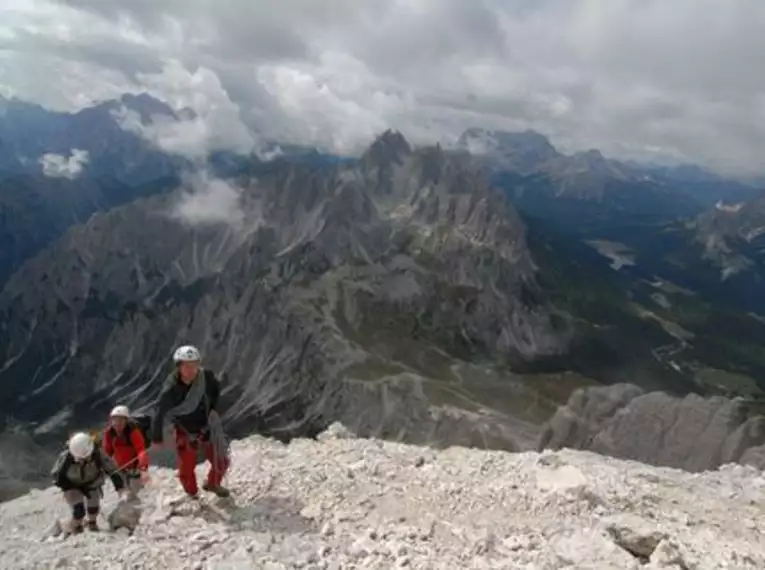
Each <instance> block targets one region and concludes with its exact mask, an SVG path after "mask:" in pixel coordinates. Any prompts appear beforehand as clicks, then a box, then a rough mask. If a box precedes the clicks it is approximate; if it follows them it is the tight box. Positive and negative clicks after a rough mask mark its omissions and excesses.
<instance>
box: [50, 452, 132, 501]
mask: <svg viewBox="0 0 765 570" xmlns="http://www.w3.org/2000/svg"><path fill="white" fill-rule="evenodd" d="M50 474H51V477H53V484H54V485H56V487H58V488H60V489H62V490H64V491H68V490H70V489H80V490H85V491H87V490H90V489H97V488H100V487H102V486H103V484H104V481H105V476H106V475H108V476H109V478H110V479H111V480H112V483H113V484H114V488H115V489H116V490H117V491H119V490H121V489H123V488H124V487H125V480H124V477H123V475H122V474H121V473H120V471H119V468H118V467H117V464H116V463H115V462H114V460H113V459H112V458H111V457H109V456H108V455H106V454H104V453H103V451H101V449H99V448H96V449H94V450H93V454H92V455H91V456H90V457H89V458H88V459H86V460H85V461H83V462H81V463H78V462H77V461H75V459H74V457H72V455H71V453H69V450H66V451H62V452H61V454H60V455H59V456H58V458H57V459H56V463H54V465H53V469H51V473H50Z"/></svg>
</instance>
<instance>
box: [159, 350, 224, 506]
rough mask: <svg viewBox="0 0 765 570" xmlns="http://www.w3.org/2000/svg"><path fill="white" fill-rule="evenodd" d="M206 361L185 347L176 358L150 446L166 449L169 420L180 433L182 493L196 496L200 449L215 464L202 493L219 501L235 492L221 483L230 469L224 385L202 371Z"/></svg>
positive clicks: (178, 450) (177, 442)
mask: <svg viewBox="0 0 765 570" xmlns="http://www.w3.org/2000/svg"><path fill="white" fill-rule="evenodd" d="M201 360H202V356H201V355H200V353H199V350H197V348H196V347H194V346H188V345H187V346H181V347H179V348H178V349H176V351H175V353H174V354H173V361H174V362H175V370H174V371H173V372H172V373H170V374H169V375H168V377H167V378H166V379H165V383H164V386H163V388H162V392H161V393H160V396H159V401H158V403H157V406H156V410H155V413H154V421H153V422H152V427H151V444H152V446H155V447H159V446H161V445H162V439H163V428H164V423H165V421H168V422H170V423H172V424H173V426H174V428H175V448H176V458H177V463H178V479H179V480H180V482H181V486H182V487H183V490H184V491H185V492H186V494H187V495H189V496H190V497H192V498H195V497H197V493H198V488H197V478H196V474H195V467H196V464H197V451H198V449H199V448H200V447H201V448H202V450H203V451H204V455H205V458H206V459H207V461H209V462H210V470H209V471H208V474H207V481H206V482H205V483H204V485H202V489H204V490H205V491H209V492H212V493H215V494H216V495H217V496H219V497H228V496H229V495H230V492H229V490H228V489H226V488H225V487H224V486H223V485H222V484H221V483H222V481H223V477H224V476H225V474H226V471H227V470H228V467H229V465H230V460H229V448H228V440H227V438H226V436H225V433H224V432H223V427H222V424H221V419H220V415H219V414H218V400H219V397H220V383H219V381H218V379H217V378H216V377H215V374H213V372H212V371H210V370H206V369H204V368H202V367H201Z"/></svg>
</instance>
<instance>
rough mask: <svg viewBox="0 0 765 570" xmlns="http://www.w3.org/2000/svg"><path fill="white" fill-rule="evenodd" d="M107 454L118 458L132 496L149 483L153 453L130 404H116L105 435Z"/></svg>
mask: <svg viewBox="0 0 765 570" xmlns="http://www.w3.org/2000/svg"><path fill="white" fill-rule="evenodd" d="M102 441H103V448H104V452H105V453H106V455H108V456H109V457H111V458H112V459H114V462H115V463H116V464H117V467H119V469H120V470H121V471H122V473H123V474H124V476H125V479H126V481H127V486H128V490H129V498H130V499H131V500H132V499H136V498H137V496H138V491H140V490H141V488H142V487H143V486H144V485H145V484H147V483H148V482H149V456H148V454H147V453H146V440H145V438H144V434H143V433H142V426H141V425H139V424H138V423H137V422H136V421H135V420H134V419H133V418H131V417H130V410H129V409H128V407H127V406H115V407H114V409H112V412H111V414H109V425H108V426H106V429H105V430H104V435H103V438H102Z"/></svg>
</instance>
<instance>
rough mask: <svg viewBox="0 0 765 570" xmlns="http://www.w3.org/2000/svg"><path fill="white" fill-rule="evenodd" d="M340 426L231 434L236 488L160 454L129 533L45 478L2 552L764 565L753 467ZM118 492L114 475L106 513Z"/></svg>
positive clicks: (701, 568)
mask: <svg viewBox="0 0 765 570" xmlns="http://www.w3.org/2000/svg"><path fill="white" fill-rule="evenodd" d="M333 433H334V434H335V435H333ZM333 433H329V434H328V435H327V437H322V441H320V442H316V441H311V440H303V439H296V440H293V441H292V443H290V444H289V445H288V446H285V445H282V444H279V443H276V442H274V441H273V440H266V439H263V438H260V437H258V436H254V437H251V438H248V439H246V440H242V441H237V442H234V444H233V457H232V462H233V467H232V470H231V472H230V473H229V475H228V476H227V481H226V483H227V484H228V485H229V487H230V488H231V489H232V491H233V498H232V499H228V500H214V499H211V498H209V497H205V498H203V499H202V500H201V501H200V503H198V504H191V503H189V502H183V501H178V500H176V498H175V497H176V495H177V493H178V490H179V485H178V482H177V481H176V480H175V477H174V473H173V471H171V470H169V469H157V468H154V467H152V471H151V475H152V479H153V480H152V484H151V486H150V487H148V488H147V489H145V490H144V491H142V497H141V501H142V505H141V509H142V512H141V517H140V523H139V524H138V526H137V528H136V529H135V532H134V533H133V535H132V536H128V533H127V532H126V531H124V530H118V531H116V532H108V531H105V532H101V533H99V534H92V533H85V534H82V535H75V536H69V537H66V538H65V537H63V536H61V535H59V536H52V534H54V533H53V531H57V530H60V528H61V527H62V526H64V525H61V521H64V522H65V517H66V515H67V512H66V506H65V505H64V503H63V500H62V499H61V497H60V494H59V493H58V492H57V490H56V489H53V488H51V489H47V490H44V491H33V492H31V493H29V494H28V495H26V496H24V497H21V498H18V499H15V500H13V501H10V502H7V503H5V504H3V505H0V537H2V538H1V539H0V556H1V557H2V560H3V563H4V567H6V568H56V567H59V568H75V567H76V568H96V567H97V568H104V569H109V568H115V569H116V568H126V567H130V568H146V569H149V568H157V569H159V568H171V569H175V568H178V569H181V568H183V569H185V568H199V569H207V568H209V569H213V568H215V569H221V568H248V567H259V568H272V569H277V568H278V569H287V568H324V569H329V568H350V567H355V568H380V569H383V568H384V569H389V568H404V567H406V568H434V569H435V568H443V569H451V568H547V569H550V570H555V569H559V568H560V569H563V568H582V569H585V568H589V569H592V570H606V569H614V570H617V569H618V570H629V569H635V570H637V569H639V568H640V569H643V568H645V569H651V570H657V569H659V568H663V569H674V570H682V569H684V568H695V569H697V570H713V569H718V568H720V569H721V568H736V569H740V570H746V569H750V568H751V569H755V568H763V567H765V555H763V553H764V552H765V538H763V537H764V536H765V534H763V533H762V529H761V528H760V527H761V525H762V521H763V505H764V504H765V478H763V476H762V474H761V473H759V472H758V471H756V470H755V469H753V468H751V467H742V466H738V465H736V466H725V468H723V469H721V470H719V471H712V472H707V473H704V474H691V473H686V472H681V471H677V470H674V469H667V468H655V467H649V466H646V465H641V464H639V463H635V462H627V461H621V460H616V459H612V458H607V457H602V456H599V455H596V454H594V453H590V452H582V451H571V450H566V451H561V452H556V453H543V454H539V453H534V452H525V453H518V454H511V453H506V452H500V451H480V450H475V449H465V448H458V447H452V448H449V449H446V450H442V451H436V450H432V449H424V448H419V447H415V446H409V445H405V444H401V443H393V442H381V441H377V440H359V439H352V438H351V439H349V438H347V437H346V436H345V435H344V434H345V430H344V429H337V430H333ZM338 434H339V436H341V437H340V438H337V437H335V436H336V435H338ZM204 469H205V468H202V467H201V466H200V468H199V470H198V476H200V477H201V476H204ZM115 499H116V498H115V496H114V493H113V491H112V490H111V489H110V488H109V489H107V491H106V495H105V509H104V513H103V519H104V520H102V521H101V526H102V528H106V525H105V524H104V521H105V519H106V517H107V515H108V514H109V512H110V511H111V510H112V509H113V508H114V506H115V503H116V500H115ZM56 517H58V520H57V519H56Z"/></svg>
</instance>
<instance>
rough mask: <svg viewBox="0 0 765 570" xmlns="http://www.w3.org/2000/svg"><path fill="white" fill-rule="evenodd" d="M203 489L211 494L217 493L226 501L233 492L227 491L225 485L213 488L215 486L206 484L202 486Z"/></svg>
mask: <svg viewBox="0 0 765 570" xmlns="http://www.w3.org/2000/svg"><path fill="white" fill-rule="evenodd" d="M202 489H204V490H205V491H208V492H210V493H215V494H216V495H217V496H218V497H220V498H221V499H225V498H227V497H230V496H231V491H229V490H228V489H226V488H225V487H224V486H223V485H217V486H213V485H209V484H207V483H205V484H204V485H202Z"/></svg>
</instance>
